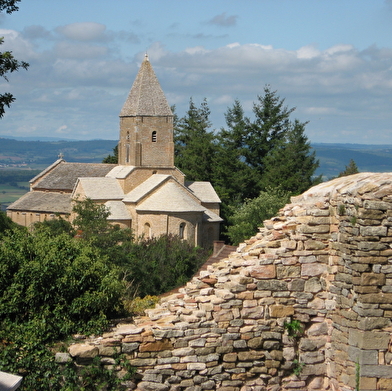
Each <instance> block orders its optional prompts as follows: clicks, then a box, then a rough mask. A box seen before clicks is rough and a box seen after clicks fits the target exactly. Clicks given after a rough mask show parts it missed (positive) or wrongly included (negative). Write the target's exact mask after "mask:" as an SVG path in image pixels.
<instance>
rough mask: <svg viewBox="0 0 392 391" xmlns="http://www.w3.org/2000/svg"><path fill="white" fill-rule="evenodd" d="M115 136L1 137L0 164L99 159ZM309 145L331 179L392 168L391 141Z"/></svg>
mask: <svg viewBox="0 0 392 391" xmlns="http://www.w3.org/2000/svg"><path fill="white" fill-rule="evenodd" d="M116 143H117V141H116V140H91V141H74V140H72V141H70V140H50V141H34V140H16V139H9V138H1V137H0V168H3V169H4V168H11V167H13V168H15V167H16V168H18V167H19V168H30V169H43V168H44V167H46V166H47V165H49V164H51V163H53V162H54V161H55V160H56V159H58V156H59V154H60V153H61V154H63V156H64V159H65V160H66V161H68V162H81V163H83V162H91V163H98V162H101V161H102V159H103V158H104V157H105V156H107V155H108V154H110V153H112V150H113V148H114V147H115V145H116ZM312 147H313V148H314V150H315V151H316V156H317V158H318V159H319V160H320V167H319V169H318V170H317V175H320V174H322V175H323V177H324V179H325V180H327V179H330V178H333V177H335V176H337V175H338V174H339V172H341V171H343V170H344V168H345V166H346V165H347V164H348V163H349V161H350V159H354V161H355V162H356V164H357V166H358V169H359V171H362V172H363V171H371V172H389V171H392V146H391V145H365V144H328V143H325V144H323V143H314V144H312Z"/></svg>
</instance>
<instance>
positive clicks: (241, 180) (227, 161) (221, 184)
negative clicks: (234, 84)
mask: <svg viewBox="0 0 392 391" xmlns="http://www.w3.org/2000/svg"><path fill="white" fill-rule="evenodd" d="M225 119H226V124H227V127H226V128H222V129H221V130H220V132H219V133H218V135H217V141H218V143H217V153H216V154H215V160H214V171H213V172H214V177H213V184H214V187H215V189H216V190H217V192H218V194H219V196H220V198H221V200H222V204H223V206H224V205H226V204H230V205H231V204H233V203H238V202H242V201H243V200H244V199H245V198H248V191H249V189H250V188H253V186H254V181H253V176H252V169H251V167H250V166H249V165H248V164H246V162H245V153H246V151H245V139H246V135H247V131H248V127H249V119H248V118H246V117H244V110H243V108H242V105H241V103H240V102H239V101H238V100H235V101H234V104H233V106H232V107H231V108H228V109H227V112H226V113H225Z"/></svg>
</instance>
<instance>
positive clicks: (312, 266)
mask: <svg viewBox="0 0 392 391" xmlns="http://www.w3.org/2000/svg"><path fill="white" fill-rule="evenodd" d="M326 272H327V265H325V264H323V263H304V264H302V265H301V275H302V276H320V275H321V274H324V273H326Z"/></svg>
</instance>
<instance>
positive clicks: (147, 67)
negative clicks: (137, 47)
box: [120, 56, 173, 117]
mask: <svg viewBox="0 0 392 391" xmlns="http://www.w3.org/2000/svg"><path fill="white" fill-rule="evenodd" d="M139 115H140V116H143V115H144V116H168V115H173V113H172V111H171V109H170V106H169V104H168V103H167V100H166V97H165V94H164V93H163V91H162V88H161V86H160V84H159V81H158V78H157V77H156V75H155V72H154V69H153V68H152V66H151V64H150V61H149V60H148V57H147V56H146V57H145V59H144V61H143V62H142V65H141V66H140V69H139V72H138V74H137V76H136V79H135V81H134V83H133V85H132V88H131V91H130V92H129V95H128V98H127V100H126V101H125V103H124V106H123V108H122V110H121V112H120V117H133V116H139Z"/></svg>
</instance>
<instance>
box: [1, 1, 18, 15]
mask: <svg viewBox="0 0 392 391" xmlns="http://www.w3.org/2000/svg"><path fill="white" fill-rule="evenodd" d="M19 2H20V0H0V12H3V11H5V12H6V13H7V14H11V13H12V12H14V11H17V10H18V9H19V7H18V6H17V5H16V3H19Z"/></svg>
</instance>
